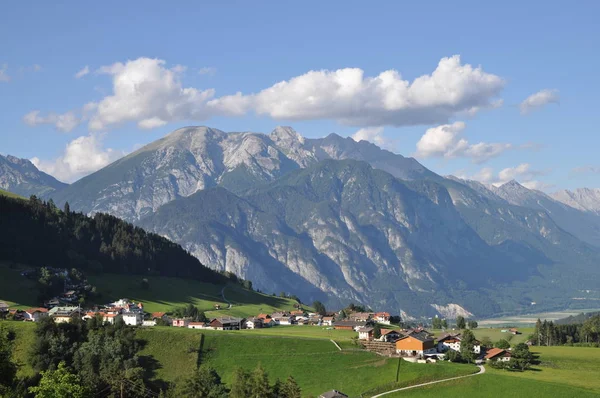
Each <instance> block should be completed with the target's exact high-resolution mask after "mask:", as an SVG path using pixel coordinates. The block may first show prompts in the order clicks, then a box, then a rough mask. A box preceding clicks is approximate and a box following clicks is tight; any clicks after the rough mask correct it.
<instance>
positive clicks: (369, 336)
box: [357, 327, 374, 341]
mask: <svg viewBox="0 0 600 398" xmlns="http://www.w3.org/2000/svg"><path fill="white" fill-rule="evenodd" d="M373 330H374V329H373V328H372V327H363V328H360V329H358V330H357V332H358V339H359V340H366V341H371V340H373Z"/></svg>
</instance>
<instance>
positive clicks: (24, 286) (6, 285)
mask: <svg viewBox="0 0 600 398" xmlns="http://www.w3.org/2000/svg"><path fill="white" fill-rule="evenodd" d="M37 296H38V292H37V289H36V287H35V282H34V281H32V280H30V279H27V278H25V277H23V276H21V269H20V268H14V269H13V268H10V267H9V266H8V264H6V263H2V262H0V301H4V302H6V303H7V304H8V305H9V306H11V307H12V308H20V309H25V308H31V307H35V306H37V303H36V298H37Z"/></svg>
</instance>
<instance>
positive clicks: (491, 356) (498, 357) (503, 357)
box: [485, 348, 511, 362]
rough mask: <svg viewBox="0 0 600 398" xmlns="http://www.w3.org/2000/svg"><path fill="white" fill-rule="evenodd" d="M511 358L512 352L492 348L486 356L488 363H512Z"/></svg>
mask: <svg viewBox="0 0 600 398" xmlns="http://www.w3.org/2000/svg"><path fill="white" fill-rule="evenodd" d="M510 358H511V353H510V351H506V350H503V349H501V348H492V349H490V350H489V351H488V352H486V354H485V359H486V361H502V362H508V361H510Z"/></svg>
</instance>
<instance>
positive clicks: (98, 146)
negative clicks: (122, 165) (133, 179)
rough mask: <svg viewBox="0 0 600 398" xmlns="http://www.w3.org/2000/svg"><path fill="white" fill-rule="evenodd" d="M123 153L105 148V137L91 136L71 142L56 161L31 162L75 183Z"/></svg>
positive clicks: (62, 179) (58, 177)
mask: <svg viewBox="0 0 600 398" xmlns="http://www.w3.org/2000/svg"><path fill="white" fill-rule="evenodd" d="M124 155H125V153H124V152H122V151H118V150H114V149H111V148H104V147H103V136H102V135H100V134H90V135H88V136H81V137H79V138H76V139H74V140H73V141H71V142H69V143H68V144H67V145H66V147H65V150H64V152H63V153H62V154H61V155H60V156H59V157H58V158H57V159H55V160H51V161H44V160H40V159H38V158H33V159H31V162H32V163H33V164H34V165H35V166H36V167H37V168H39V169H40V170H42V171H44V172H46V173H48V174H50V175H53V176H54V177H56V178H57V179H59V180H61V181H64V182H73V181H76V180H78V179H79V178H81V177H84V176H86V175H88V174H90V173H93V172H94V171H96V170H99V169H101V168H102V167H104V166H106V165H108V164H110V163H112V162H114V161H115V160H117V159H119V158H121V157H122V156H124Z"/></svg>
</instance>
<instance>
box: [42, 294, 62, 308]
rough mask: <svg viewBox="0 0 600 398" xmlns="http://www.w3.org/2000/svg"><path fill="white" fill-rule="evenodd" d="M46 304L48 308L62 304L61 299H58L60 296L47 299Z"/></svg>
mask: <svg viewBox="0 0 600 398" xmlns="http://www.w3.org/2000/svg"><path fill="white" fill-rule="evenodd" d="M44 305H45V306H46V307H48V308H52V307H56V306H59V305H60V301H59V300H58V297H53V298H51V299H50V300H48V301H46V302H45V303H44Z"/></svg>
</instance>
